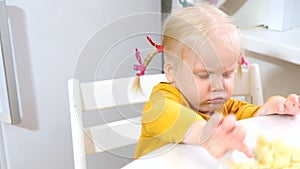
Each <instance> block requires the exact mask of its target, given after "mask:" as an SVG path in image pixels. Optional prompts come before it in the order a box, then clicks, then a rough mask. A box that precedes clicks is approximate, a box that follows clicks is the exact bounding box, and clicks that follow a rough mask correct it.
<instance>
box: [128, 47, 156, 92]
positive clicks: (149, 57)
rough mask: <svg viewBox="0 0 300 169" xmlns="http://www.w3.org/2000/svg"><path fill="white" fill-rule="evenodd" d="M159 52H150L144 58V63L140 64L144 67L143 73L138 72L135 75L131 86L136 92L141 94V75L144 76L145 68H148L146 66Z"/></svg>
mask: <svg viewBox="0 0 300 169" xmlns="http://www.w3.org/2000/svg"><path fill="white" fill-rule="evenodd" d="M158 53H159V52H158V51H157V50H153V51H151V52H150V53H149V54H148V55H147V57H146V58H145V60H144V62H143V63H142V65H143V67H144V71H141V70H139V72H138V73H137V74H136V78H135V79H134V81H133V84H132V87H131V88H132V89H133V90H134V91H136V92H139V93H142V87H141V82H140V77H141V76H142V75H144V74H145V71H146V68H147V67H148V65H149V64H150V62H151V61H152V58H153V57H154V56H155V55H156V54H158Z"/></svg>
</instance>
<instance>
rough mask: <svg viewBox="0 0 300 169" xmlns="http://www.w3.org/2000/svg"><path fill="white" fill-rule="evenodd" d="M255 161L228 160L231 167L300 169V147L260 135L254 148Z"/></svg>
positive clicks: (232, 168)
mask: <svg viewBox="0 0 300 169" xmlns="http://www.w3.org/2000/svg"><path fill="white" fill-rule="evenodd" d="M254 156H255V161H253V162H249V161H247V162H234V161H230V162H228V165H229V166H230V169H270V168H272V169H300V148H298V147H294V146H290V145H287V144H285V143H284V142H283V141H282V140H280V139H274V140H272V141H270V140H268V139H267V138H266V137H265V136H263V135H260V136H259V137H258V139H257V142H256V146H255V148H254Z"/></svg>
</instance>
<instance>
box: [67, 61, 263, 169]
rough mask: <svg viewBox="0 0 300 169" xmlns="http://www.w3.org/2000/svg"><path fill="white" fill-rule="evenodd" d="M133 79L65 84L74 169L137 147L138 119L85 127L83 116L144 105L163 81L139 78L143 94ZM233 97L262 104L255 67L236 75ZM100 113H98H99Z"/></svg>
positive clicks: (83, 168)
mask: <svg viewBox="0 0 300 169" xmlns="http://www.w3.org/2000/svg"><path fill="white" fill-rule="evenodd" d="M134 78H135V77H128V78H120V79H112V80H104V81H95V82H83V83H81V82H79V81H78V80H77V79H70V80H69V81H68V90H69V104H70V116H71V128H72V141H73V154H74V165H75V169H86V155H87V154H94V153H99V152H103V151H110V150H112V149H115V148H119V147H123V146H128V145H132V144H136V143H137V140H138V138H139V134H140V128H141V125H140V117H137V118H130V119H123V120H119V121H115V122H110V123H107V124H102V125H99V126H93V127H85V126H84V124H83V113H88V112H91V111H95V110H102V109H107V108H113V107H120V106H126V105H134V104H140V103H145V102H146V101H147V100H148V98H149V95H150V93H151V90H152V88H153V86H155V85H156V84H158V83H159V82H166V81H167V80H166V78H165V75H164V74H156V75H145V76H141V77H140V82H141V86H142V92H143V93H142V94H140V93H136V92H133V91H132V90H131V86H132V83H133V81H134ZM235 78H236V79H235V90H234V95H236V96H250V98H251V99H250V101H251V102H252V103H254V104H262V103H263V98H262V88H261V81H260V73H259V68H258V65H256V64H252V65H251V67H250V69H243V71H242V74H241V75H239V74H238V73H236V74H235ZM100 113H101V112H100Z"/></svg>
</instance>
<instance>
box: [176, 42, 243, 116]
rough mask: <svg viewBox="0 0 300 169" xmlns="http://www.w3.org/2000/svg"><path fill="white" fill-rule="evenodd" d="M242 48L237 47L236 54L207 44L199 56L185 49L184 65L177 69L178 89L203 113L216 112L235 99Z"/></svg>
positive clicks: (231, 50)
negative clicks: (231, 99)
mask: <svg viewBox="0 0 300 169" xmlns="http://www.w3.org/2000/svg"><path fill="white" fill-rule="evenodd" d="M239 47H240V46H239V44H235V48H236V49H237V50H234V49H228V48H226V47H224V45H211V44H209V43H207V44H206V45H203V46H202V47H200V48H199V49H198V51H201V52H197V53H198V54H196V53H194V52H193V51H192V50H190V49H188V48H184V50H183V52H182V55H183V58H182V60H181V63H183V64H178V65H177V66H176V68H174V69H175V70H174V79H175V82H174V86H176V87H177V88H178V89H179V90H180V91H181V93H182V94H183V95H184V96H185V98H186V99H187V100H188V102H189V103H190V105H191V106H192V108H193V109H195V110H197V111H201V112H203V113H210V112H214V111H215V110H216V109H218V108H220V107H221V106H222V105H223V104H224V103H225V102H226V101H227V99H228V98H229V97H230V96H231V95H232V93H233V87H234V71H235V70H236V68H237V61H238V58H239V55H240V52H239V51H240V50H239ZM175 72H176V73H175Z"/></svg>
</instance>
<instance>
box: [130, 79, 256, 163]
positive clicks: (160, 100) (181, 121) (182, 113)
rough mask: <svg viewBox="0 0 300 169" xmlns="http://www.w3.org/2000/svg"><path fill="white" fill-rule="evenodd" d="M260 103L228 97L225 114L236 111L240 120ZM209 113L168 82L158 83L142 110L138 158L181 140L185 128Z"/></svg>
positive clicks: (246, 116)
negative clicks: (192, 103)
mask: <svg viewBox="0 0 300 169" xmlns="http://www.w3.org/2000/svg"><path fill="white" fill-rule="evenodd" d="M258 109H259V106H254V105H252V104H249V103H247V102H243V101H239V100H234V99H229V100H228V101H227V102H226V103H225V106H224V109H223V111H224V112H223V115H224V116H226V115H228V114H235V115H236V118H237V120H240V119H245V118H249V117H252V116H254V115H255V113H256V111H257V110H258ZM208 118H209V116H208V115H206V114H203V113H201V112H195V111H194V110H192V109H191V108H190V106H189V104H188V102H187V100H186V99H185V98H184V96H183V95H182V94H181V93H180V91H179V90H177V89H176V88H175V87H173V86H172V85H170V84H169V83H159V84H158V85H157V86H155V87H154V88H153V90H152V93H151V96H150V100H149V101H148V102H147V103H146V104H145V107H144V111H143V114H142V129H141V135H140V138H139V141H138V144H137V147H136V151H135V158H139V157H141V156H142V155H145V154H147V153H149V152H151V151H153V150H155V149H157V148H159V147H162V146H164V145H166V144H168V143H181V142H182V140H183V137H184V135H185V133H186V131H187V130H188V129H189V127H190V126H191V125H192V124H193V123H194V122H195V121H198V120H207V119H208Z"/></svg>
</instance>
